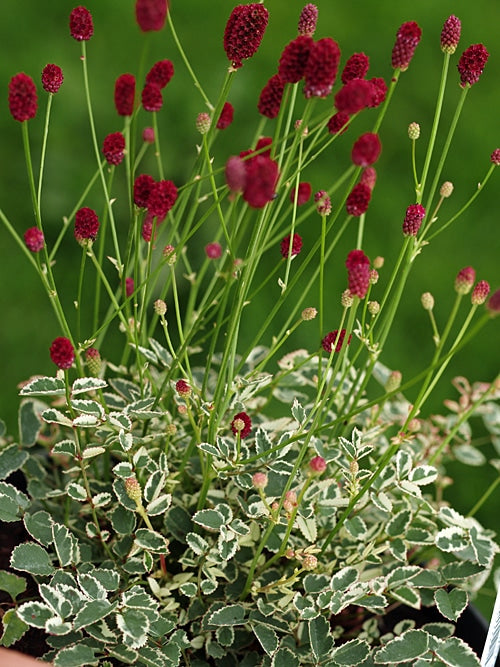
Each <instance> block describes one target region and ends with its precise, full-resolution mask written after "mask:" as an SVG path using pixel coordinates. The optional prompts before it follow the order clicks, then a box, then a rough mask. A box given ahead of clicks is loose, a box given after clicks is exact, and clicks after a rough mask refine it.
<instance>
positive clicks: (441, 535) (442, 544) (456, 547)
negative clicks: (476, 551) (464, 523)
mask: <svg viewBox="0 0 500 667" xmlns="http://www.w3.org/2000/svg"><path fill="white" fill-rule="evenodd" d="M435 544H436V546H437V547H438V548H439V549H441V551H446V552H452V551H463V550H464V549H466V548H467V547H468V546H469V540H468V539H467V534H466V533H465V531H464V530H463V529H462V528H454V527H453V526H449V527H448V528H443V529H442V530H440V531H438V533H437V534H436V537H435Z"/></svg>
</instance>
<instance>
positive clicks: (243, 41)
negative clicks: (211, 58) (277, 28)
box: [224, 2, 269, 69]
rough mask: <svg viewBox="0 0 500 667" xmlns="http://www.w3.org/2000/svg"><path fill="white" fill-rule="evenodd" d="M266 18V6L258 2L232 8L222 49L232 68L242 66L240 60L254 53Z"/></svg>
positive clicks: (267, 17)
mask: <svg viewBox="0 0 500 667" xmlns="http://www.w3.org/2000/svg"><path fill="white" fill-rule="evenodd" d="M268 20H269V12H268V11H267V8H266V7H264V5H262V4H260V3H258V2H252V3H251V4H249V5H237V6H236V7H235V8H234V9H233V11H232V12H231V15H230V17H229V19H228V21H227V23H226V29H225V31H224V51H225V52H226V55H227V57H228V58H229V60H230V61H231V64H232V67H233V69H238V68H240V67H242V65H243V62H242V61H243V60H246V59H247V58H251V57H252V56H253V55H254V54H255V52H256V51H257V49H258V48H259V46H260V43H261V41H262V38H263V37H264V32H265V30H266V28H267V22H268Z"/></svg>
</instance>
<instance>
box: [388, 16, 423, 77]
mask: <svg viewBox="0 0 500 667" xmlns="http://www.w3.org/2000/svg"><path fill="white" fill-rule="evenodd" d="M421 37H422V30H421V29H420V26H419V25H418V23H415V21H407V22H406V23H403V24H402V25H401V26H400V27H399V29H398V31H397V33H396V41H395V43H394V46H393V49H392V60H391V62H392V66H393V67H394V69H400V70H401V71H405V70H406V69H408V66H409V64H410V62H411V59H412V58H413V54H414V53H415V49H416V48H417V46H418V44H419V42H420V38H421Z"/></svg>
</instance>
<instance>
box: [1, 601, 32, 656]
mask: <svg viewBox="0 0 500 667" xmlns="http://www.w3.org/2000/svg"><path fill="white" fill-rule="evenodd" d="M2 625H3V634H2V636H1V637H0V644H1V645H2V646H7V647H9V646H12V644H15V643H16V642H17V641H19V639H21V637H22V636H23V635H24V634H25V632H26V631H27V630H28V628H29V625H28V624H27V623H25V622H24V621H23V620H21V619H20V618H19V616H18V615H17V613H16V610H15V609H8V610H7V611H6V612H5V613H4V615H3V616H2Z"/></svg>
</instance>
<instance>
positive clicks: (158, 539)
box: [134, 528, 168, 554]
mask: <svg viewBox="0 0 500 667" xmlns="http://www.w3.org/2000/svg"><path fill="white" fill-rule="evenodd" d="M134 542H135V543H136V544H137V546H139V547H141V549H146V551H152V552H153V553H158V554H168V540H167V539H166V538H165V537H164V536H163V535H162V534H161V533H157V532H156V531H155V530H149V528H139V529H138V530H137V531H136V533H135V540H134Z"/></svg>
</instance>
